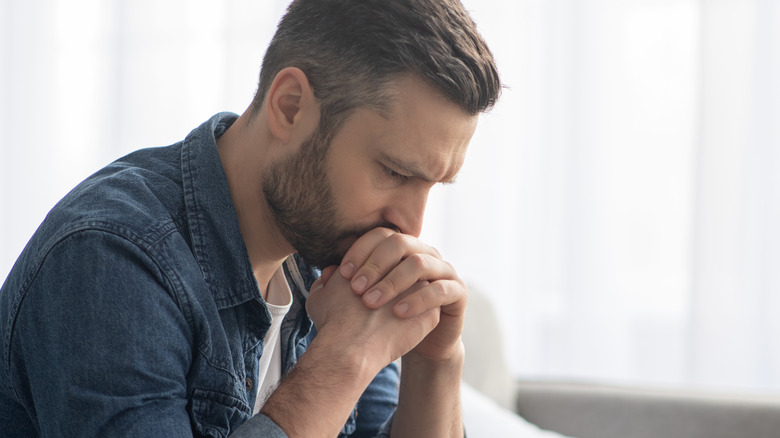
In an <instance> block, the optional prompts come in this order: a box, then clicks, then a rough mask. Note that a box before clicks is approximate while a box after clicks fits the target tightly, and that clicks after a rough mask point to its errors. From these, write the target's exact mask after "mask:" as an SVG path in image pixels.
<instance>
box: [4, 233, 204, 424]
mask: <svg viewBox="0 0 780 438" xmlns="http://www.w3.org/2000/svg"><path fill="white" fill-rule="evenodd" d="M166 281H168V280H167V279H166V278H165V277H164V276H163V275H162V274H161V271H160V269H159V268H158V267H157V266H156V265H155V264H154V262H153V261H152V260H151V258H149V257H148V256H147V255H146V253H145V252H144V251H142V250H141V249H139V247H137V246H136V245H134V244H132V243H131V242H129V241H127V240H126V239H123V238H120V237H118V236H116V235H114V234H111V233H108V232H102V231H81V232H78V233H76V234H73V235H71V236H70V237H68V238H66V239H65V240H63V241H61V242H60V243H58V244H57V245H56V246H55V247H54V248H53V249H52V250H51V251H50V252H49V253H48V254H47V255H46V257H45V261H44V262H43V263H42V264H41V266H40V268H39V269H38V271H37V272H36V273H35V276H34V278H33V279H32V280H31V281H30V282H29V286H28V287H27V288H26V290H25V291H24V293H23V294H22V295H21V297H22V298H21V301H20V303H19V304H18V312H17V318H16V324H15V327H14V331H13V334H12V337H11V351H10V363H11V368H10V369H11V376H12V382H14V391H15V393H16V394H17V397H18V398H19V400H21V402H22V403H23V404H24V405H25V409H26V411H27V412H29V413H33V414H32V415H34V416H35V417H36V418H35V420H36V421H37V424H38V426H39V428H40V430H39V432H40V436H43V437H47V436H62V437H84V436H112V437H137V436H165V437H191V436H192V429H191V426H190V420H189V416H188V415H187V410H186V404H187V384H186V376H187V372H188V368H189V364H190V363H191V361H192V343H193V339H192V333H191V331H190V328H189V326H188V325H187V321H186V320H185V318H184V316H183V315H182V312H181V311H180V309H179V307H178V305H177V303H176V301H175V298H174V297H172V296H171V295H170V294H169V292H168V290H170V288H167V287H166V286H165V282H166Z"/></svg>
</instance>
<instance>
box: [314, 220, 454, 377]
mask: <svg viewBox="0 0 780 438" xmlns="http://www.w3.org/2000/svg"><path fill="white" fill-rule="evenodd" d="M467 300H468V291H467V288H466V285H465V283H464V282H463V281H462V280H461V279H460V278H459V277H458V275H457V273H456V272H455V269H454V268H453V267H452V265H450V264H449V263H448V262H446V261H444V260H443V259H442V258H441V255H440V254H439V252H438V251H437V250H436V249H435V248H433V247H431V246H429V245H427V244H425V243H423V242H422V241H421V240H419V239H417V238H415V237H413V236H409V235H405V234H401V233H398V232H395V231H393V230H390V229H387V228H376V229H374V230H371V231H369V232H368V233H366V234H364V235H363V236H361V237H360V238H359V239H358V240H356V241H355V243H354V244H353V245H352V247H351V248H350V249H349V250H348V251H347V253H346V254H345V256H344V258H343V260H342V262H341V265H340V266H338V267H336V266H330V267H327V268H325V269H324V270H323V272H322V276H321V277H320V278H319V279H318V280H317V281H316V282H315V283H314V284H313V285H312V287H311V291H310V295H309V299H308V300H307V303H306V309H307V311H308V312H309V315H310V316H311V318H312V320H313V322H314V324H315V327H317V331H318V337H319V336H334V337H336V336H341V337H343V339H344V341H345V342H346V343H348V344H349V345H350V346H354V347H356V348H359V349H360V351H361V352H362V353H363V354H365V357H367V358H369V359H371V360H376V361H377V363H376V365H377V366H379V367H383V366H385V365H387V364H388V363H390V362H392V361H394V360H396V359H398V358H399V357H401V356H405V355H407V354H409V353H411V355H414V356H415V358H418V359H423V360H430V361H443V360H448V359H452V358H457V357H460V356H459V355H462V344H461V342H460V334H461V331H462V329H463V320H464V316H465V311H466V302H467Z"/></svg>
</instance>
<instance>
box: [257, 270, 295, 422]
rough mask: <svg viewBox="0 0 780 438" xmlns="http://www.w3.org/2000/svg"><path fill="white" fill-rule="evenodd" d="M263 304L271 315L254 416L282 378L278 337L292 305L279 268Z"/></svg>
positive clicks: (261, 361) (258, 378)
mask: <svg viewBox="0 0 780 438" xmlns="http://www.w3.org/2000/svg"><path fill="white" fill-rule="evenodd" d="M265 302H266V306H267V307H268V311H269V312H270V313H271V327H269V328H268V332H267V333H266V334H265V342H264V344H263V345H264V348H263V355H262V356H260V367H259V373H258V376H257V381H258V382H259V385H257V401H256V402H255V409H254V413H255V414H257V413H258V412H260V409H261V408H262V407H263V405H264V404H265V402H266V400H268V397H270V395H271V393H272V392H273V389H274V388H275V387H276V385H277V384H278V383H279V380H281V378H282V340H281V338H280V336H279V331H280V330H279V329H280V328H281V326H282V320H284V317H285V315H287V312H288V311H289V310H290V306H291V305H292V292H291V291H290V285H288V284H287V279H286V278H285V276H284V269H282V267H281V266H280V267H279V269H277V270H276V272H274V275H273V277H271V281H270V282H269V283H268V294H267V295H266V299H265Z"/></svg>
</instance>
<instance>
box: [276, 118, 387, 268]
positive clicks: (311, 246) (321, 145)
mask: <svg viewBox="0 0 780 438" xmlns="http://www.w3.org/2000/svg"><path fill="white" fill-rule="evenodd" d="M329 142H330V140H329V138H327V136H325V135H324V134H323V133H322V132H321V130H320V129H319V128H318V129H316V130H315V132H314V134H312V136H311V137H309V138H308V139H307V140H306V141H304V142H303V144H301V147H300V149H299V150H298V152H296V153H295V154H294V155H292V156H290V157H288V158H286V159H284V160H283V161H282V162H280V163H278V164H276V165H273V166H271V167H270V169H269V171H268V172H266V175H265V176H264V177H263V187H262V188H263V194H264V196H265V200H266V203H267V204H268V206H269V209H270V211H271V214H272V215H273V218H274V221H275V223H276V226H277V228H278V229H279V232H280V233H281V234H282V237H284V239H285V240H286V241H287V242H288V243H289V244H290V245H291V246H292V247H293V248H294V249H295V251H296V252H297V253H298V255H300V256H301V257H302V258H303V260H304V261H305V262H306V263H307V264H308V265H310V266H315V267H317V268H320V269H322V268H324V267H326V266H330V265H338V264H340V263H341V259H342V258H344V254H345V253H346V252H347V250H348V249H349V247H350V246H351V244H352V243H353V242H354V241H355V240H356V239H357V238H358V237H360V236H362V235H363V234H365V233H366V232H367V231H370V230H372V229H374V228H376V227H378V226H383V225H384V224H376V225H373V224H372V225H369V226H359V225H358V226H344V227H341V226H339V225H340V224H341V223H342V222H344V221H343V220H342V219H341V218H339V214H338V212H337V210H336V199H335V197H334V194H333V189H332V186H331V184H330V180H329V179H328V172H327V165H326V158H327V155H328V149H329Z"/></svg>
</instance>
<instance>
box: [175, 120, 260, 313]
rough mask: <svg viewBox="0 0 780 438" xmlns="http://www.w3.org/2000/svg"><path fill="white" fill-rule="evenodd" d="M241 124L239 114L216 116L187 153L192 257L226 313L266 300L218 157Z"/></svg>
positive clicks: (184, 167) (196, 133)
mask: <svg viewBox="0 0 780 438" xmlns="http://www.w3.org/2000/svg"><path fill="white" fill-rule="evenodd" d="M237 118H238V116H237V115H236V114H233V113H219V114H217V115H215V116H213V117H212V118H211V119H209V120H208V121H206V122H204V123H203V124H202V125H200V126H199V127H198V128H196V129H195V130H193V131H192V132H191V133H190V134H189V135H188V136H187V138H186V139H185V140H184V142H183V144H182V148H181V171H182V181H183V186H184V203H185V206H186V212H187V220H188V222H189V229H190V237H191V239H192V252H193V254H194V255H195V259H196V260H197V262H198V264H199V265H200V269H201V271H202V272H203V277H204V278H205V280H206V282H207V283H208V284H209V286H210V288H211V290H212V293H213V295H214V299H215V302H216V304H217V307H218V308H220V309H224V308H227V307H232V306H236V305H239V304H241V303H244V302H247V301H249V300H252V299H260V296H261V295H260V289H259V288H258V285H257V281H256V280H255V276H254V274H253V272H252V265H251V263H250V262H249V255H248V253H247V250H246V246H245V245H244V241H243V239H242V237H241V229H240V227H239V224H238V215H237V214H236V210H235V207H234V206H233V200H232V198H231V196H230V188H229V187H228V183H227V178H226V176H225V172H224V169H223V168H222V162H221V161H220V158H219V154H218V152H217V138H219V137H220V136H221V135H222V134H224V133H225V131H227V129H228V128H229V127H230V125H232V124H233V122H235V121H236V119H237Z"/></svg>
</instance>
